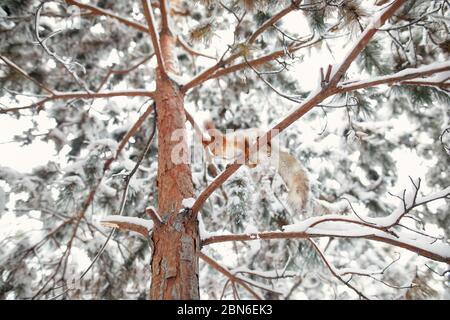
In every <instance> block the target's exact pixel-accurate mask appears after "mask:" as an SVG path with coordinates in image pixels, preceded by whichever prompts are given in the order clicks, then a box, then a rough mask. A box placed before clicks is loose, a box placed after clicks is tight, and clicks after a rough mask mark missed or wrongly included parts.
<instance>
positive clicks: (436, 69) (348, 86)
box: [338, 61, 450, 92]
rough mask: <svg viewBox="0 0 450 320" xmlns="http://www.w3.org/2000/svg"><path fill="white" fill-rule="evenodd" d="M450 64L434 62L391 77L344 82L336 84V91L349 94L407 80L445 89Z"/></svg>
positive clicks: (449, 75)
mask: <svg viewBox="0 0 450 320" xmlns="http://www.w3.org/2000/svg"><path fill="white" fill-rule="evenodd" d="M449 71H450V62H449V61H446V62H436V63H432V64H430V65H427V66H422V67H419V68H410V69H405V70H402V71H400V72H397V73H395V74H392V75H387V76H382V77H376V78H372V79H367V80H359V81H355V80H353V81H345V82H343V83H340V84H338V89H339V91H340V92H349V91H353V90H357V89H363V88H368V87H373V86H378V85H383V84H394V83H404V84H408V82H407V80H412V79H416V81H415V82H413V83H409V84H415V85H420V84H422V85H428V86H437V87H445V86H450V83H449V82H446V81H447V80H448V79H449V77H450V74H449ZM429 75H435V76H434V77H432V78H425V79H418V78H421V77H425V76H429Z"/></svg>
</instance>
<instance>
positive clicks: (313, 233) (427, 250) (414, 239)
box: [203, 180, 450, 263]
mask: <svg viewBox="0 0 450 320" xmlns="http://www.w3.org/2000/svg"><path fill="white" fill-rule="evenodd" d="M412 182H413V190H410V191H409V192H406V191H405V192H404V193H403V195H402V196H401V197H399V198H400V200H401V204H400V205H399V206H398V208H397V209H395V210H394V211H393V213H392V214H390V215H389V216H387V217H377V218H371V217H361V216H359V215H357V216H349V215H347V216H343V215H338V214H331V215H324V216H316V217H311V218H308V219H306V220H304V221H302V222H300V223H297V224H292V225H287V226H284V227H283V231H275V232H260V233H250V234H231V235H230V234H227V235H212V236H208V237H206V238H204V239H203V244H204V245H207V244H212V243H217V242H226V241H248V240H257V239H264V240H268V239H287V238H299V239H310V238H315V237H341V238H363V239H368V240H374V241H379V242H384V243H388V244H391V245H394V246H397V247H401V248H404V249H407V250H410V251H413V252H415V253H417V254H419V255H422V256H424V257H427V258H430V259H432V260H436V261H441V262H446V263H450V245H449V244H448V243H444V242H440V241H439V242H438V241H437V240H438V239H437V238H435V237H432V236H429V235H426V234H423V233H421V232H420V231H416V230H414V229H410V228H407V229H406V230H403V229H405V228H403V229H401V230H399V229H400V228H401V227H402V225H400V224H399V222H400V220H401V219H402V218H403V217H404V216H405V215H406V214H407V213H408V212H410V211H411V210H412V209H413V208H416V207H418V206H420V205H424V204H426V203H429V202H431V201H435V200H438V199H447V198H448V197H449V196H450V186H449V187H447V188H445V189H444V190H441V191H439V192H436V193H434V194H431V195H428V196H425V197H420V196H419V195H418V191H419V188H420V180H417V181H414V180H412ZM394 227H399V228H396V229H394Z"/></svg>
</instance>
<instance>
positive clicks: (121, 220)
mask: <svg viewBox="0 0 450 320" xmlns="http://www.w3.org/2000/svg"><path fill="white" fill-rule="evenodd" d="M100 224H101V225H102V226H104V227H108V228H118V229H121V230H128V231H134V232H137V233H140V234H141V235H143V236H144V237H147V236H148V233H149V232H150V231H151V230H152V229H153V222H152V221H151V220H147V219H142V218H136V217H123V216H119V215H112V216H106V217H104V218H103V219H102V220H101V221H100Z"/></svg>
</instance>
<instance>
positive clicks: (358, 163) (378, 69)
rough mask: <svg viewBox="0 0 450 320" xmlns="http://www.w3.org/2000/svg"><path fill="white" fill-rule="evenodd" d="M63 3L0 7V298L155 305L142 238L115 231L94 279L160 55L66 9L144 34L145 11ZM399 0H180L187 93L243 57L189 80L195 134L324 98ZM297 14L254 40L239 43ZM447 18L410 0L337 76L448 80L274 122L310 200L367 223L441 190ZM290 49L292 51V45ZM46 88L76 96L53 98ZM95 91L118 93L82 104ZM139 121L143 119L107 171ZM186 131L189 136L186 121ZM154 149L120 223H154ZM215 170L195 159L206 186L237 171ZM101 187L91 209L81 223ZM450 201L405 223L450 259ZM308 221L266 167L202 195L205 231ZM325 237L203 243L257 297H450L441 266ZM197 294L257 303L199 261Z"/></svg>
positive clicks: (119, 4)
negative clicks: (428, 69)
mask: <svg viewBox="0 0 450 320" xmlns="http://www.w3.org/2000/svg"><path fill="white" fill-rule="evenodd" d="M66 2H67V3H66ZM66 2H65V1H34V0H30V1H27V0H16V1H13V0H1V1H0V58H1V60H0V87H1V91H0V143H1V144H0V243H1V245H0V299H28V298H34V299H49V298H56V299H146V298H148V290H149V287H150V279H151V268H150V264H149V261H150V252H151V251H150V248H149V244H148V241H147V240H146V239H145V238H143V237H142V236H141V235H139V234H138V233H135V232H126V231H118V232H116V233H114V235H113V237H112V239H111V241H110V242H109V243H108V244H107V246H106V249H105V251H104V252H103V253H102V254H101V255H100V256H99V259H98V261H96V262H95V263H94V264H93V265H92V268H91V269H90V270H89V271H88V272H87V273H85V274H84V271H85V270H86V268H88V267H89V266H90V263H91V261H92V259H93V258H94V257H95V256H96V255H97V253H98V252H99V250H100V248H101V247H102V245H103V244H104V243H105V240H106V238H107V237H108V234H109V232H110V229H108V228H105V227H104V226H102V225H101V224H100V220H101V219H102V218H104V217H105V216H109V215H114V214H117V213H118V212H119V208H120V205H121V201H122V199H121V195H122V193H123V190H124V188H125V187H126V186H125V183H124V181H125V180H124V175H125V174H126V173H127V172H130V171H131V170H133V167H134V166H135V165H136V163H137V162H138V159H139V157H140V155H141V154H142V153H143V152H144V151H145V150H146V143H147V141H148V138H149V136H150V135H151V133H152V131H153V130H154V123H153V120H152V119H153V117H154V115H153V114H150V113H151V108H150V106H151V105H152V99H151V97H150V96H148V95H146V94H145V92H152V91H153V90H155V81H154V78H155V74H154V73H155V72H154V68H155V66H156V57H155V55H154V51H153V48H152V43H151V41H150V37H148V35H147V34H145V33H144V32H143V31H142V30H139V29H138V28H133V27H130V26H129V25H126V24H124V23H122V22H121V21H119V20H118V19H117V17H111V16H108V15H104V14H103V15H102V14H98V13H96V12H95V11H93V10H91V9H89V8H88V7H83V8H81V9H80V8H79V7H78V6H75V5H74V3H85V4H88V5H90V6H94V7H95V8H100V9H101V10H105V11H106V12H114V13H116V14H117V15H119V16H121V17H128V19H130V20H133V21H136V22H137V23H138V24H145V17H144V14H143V13H142V8H141V2H140V1H131V0H121V1H110V0H91V1H66ZM391 2H392V1H382V0H376V1H375V0H362V1H357V0H347V1H346V0H327V1H323V0H320V1H294V2H293V3H294V4H293V3H291V1H273V0H260V1H244V0H223V1H221V2H220V1H214V0H209V1H208V0H203V1H181V5H179V6H177V8H176V10H174V11H176V12H175V16H176V17H177V19H176V24H175V25H174V26H172V27H173V28H175V29H176V30H177V32H178V35H179V42H178V46H177V51H176V57H177V59H178V62H179V65H180V69H181V74H180V75H178V76H177V77H176V81H177V82H178V83H180V85H182V84H185V83H188V81H189V80H190V79H192V78H193V77H194V76H195V75H197V74H199V73H201V72H202V71H203V70H206V69H207V68H209V67H211V66H212V65H213V64H214V63H216V62H217V61H218V60H219V59H220V58H221V57H222V55H224V53H226V54H236V53H237V54H238V56H239V58H238V59H240V60H239V62H240V63H242V64H243V67H242V68H241V69H239V70H238V71H237V72H234V73H229V74H224V75H223V76H217V77H215V78H214V79H210V80H208V81H206V82H204V83H203V84H201V85H200V86H195V87H193V88H192V89H190V91H188V93H187V94H186V98H185V107H186V109H187V110H188V111H189V112H190V114H192V116H193V118H194V119H195V121H196V122H197V123H198V124H200V125H201V124H202V122H203V121H204V120H208V119H209V120H212V121H213V122H214V123H215V124H216V126H217V127H218V128H219V129H221V130H223V131H225V130H226V129H246V128H254V127H258V128H270V126H271V125H273V124H274V123H277V121H278V120H280V119H282V118H283V117H284V116H285V115H286V114H287V113H288V112H289V111H290V110H293V109H294V108H295V107H296V106H297V105H298V104H299V103H301V102H302V101H304V100H305V99H306V98H307V97H308V95H309V94H310V92H311V91H314V90H316V89H317V88H318V87H320V85H321V73H320V69H321V68H323V70H324V71H325V72H326V71H327V67H328V65H332V66H335V65H336V64H337V63H339V62H340V61H341V60H342V59H344V58H345V55H346V52H347V50H346V49H348V48H349V47H350V46H351V44H353V43H354V42H355V41H356V40H357V39H358V37H359V36H360V35H361V33H362V31H363V30H364V29H365V28H366V27H367V26H368V24H369V23H370V21H371V18H373V17H374V16H375V15H376V14H377V13H378V12H379V11H380V10H382V9H383V8H385V7H386V6H388V5H389V4H390V3H391ZM157 3H158V2H157V1H153V2H152V4H154V5H155V8H154V10H155V13H156V14H155V15H156V18H157V19H159V12H160V11H159V8H158V6H157ZM293 5H295V9H292V10H290V12H289V13H288V14H287V15H286V16H284V17H283V19H281V20H279V21H278V22H277V23H276V24H275V25H274V26H272V27H270V28H268V30H266V31H265V32H264V33H263V34H261V35H260V36H259V37H258V38H257V39H256V41H254V43H252V44H248V43H246V42H245V40H246V39H248V38H249V37H251V35H252V32H253V31H254V30H256V29H257V28H258V27H260V26H261V25H263V23H264V22H265V21H267V20H268V19H269V18H270V17H272V16H273V15H274V14H275V13H277V12H280V10H283V8H287V7H290V6H293ZM449 10H450V3H449V2H448V1H446V0H427V1H425V0H417V1H412V0H411V1H406V4H405V5H404V6H403V7H401V8H400V9H399V10H398V12H397V13H396V14H395V15H394V16H393V17H392V18H391V19H389V21H388V22H387V23H386V24H385V25H384V26H383V27H382V28H381V30H379V31H378V32H377V34H376V35H375V37H374V38H373V39H372V40H371V41H370V42H369V44H368V45H367V46H366V47H365V49H364V51H363V52H362V54H361V55H360V56H359V57H358V58H357V60H356V61H355V63H353V64H352V65H351V67H350V69H349V71H348V72H347V73H346V79H347V80H354V79H371V78H375V77H380V76H383V75H392V74H395V73H397V72H400V71H402V70H405V69H408V68H415V69H417V68H421V67H423V66H436V65H439V66H443V67H446V68H447V69H446V71H445V72H439V73H438V74H436V75H434V74H430V75H429V76H430V77H428V78H426V80H423V81H422V79H420V80H417V79H411V80H410V81H411V83H407V82H408V81H405V83H394V84H392V85H381V86H371V87H368V88H362V89H358V90H354V91H348V92H346V93H344V94H338V95H334V96H333V97H331V98H328V99H327V100H326V101H324V103H323V104H321V105H318V106H317V107H315V108H314V109H313V110H312V111H311V112H309V113H308V114H306V115H305V116H304V117H302V118H301V119H300V120H299V121H296V122H295V123H294V124H293V125H291V126H290V127H289V128H287V129H286V130H285V131H283V133H282V134H281V136H280V138H279V139H280V144H281V145H282V146H283V147H284V148H286V149H288V150H290V152H291V153H292V154H293V155H295V156H296V157H297V159H299V160H300V161H301V162H302V163H303V165H304V166H305V167H306V168H307V170H308V172H309V175H310V180H311V182H312V192H313V194H314V196H315V197H316V198H318V199H324V200H327V201H329V202H335V201H337V200H339V199H341V200H342V199H344V200H345V201H348V202H349V203H351V205H352V208H353V209H354V212H355V213H357V214H358V215H359V216H369V217H374V218H375V217H383V216H388V215H389V214H391V213H392V212H393V211H394V210H395V208H397V207H398V205H399V199H398V197H396V196H400V197H401V196H402V192H403V190H411V189H412V188H414V183H416V184H417V182H418V181H419V179H420V190H419V195H420V196H426V195H430V194H436V192H440V191H442V190H447V191H448V188H449V186H450V170H449V168H450V108H449V105H450V96H449V92H448V90H449V87H450V85H449V83H450V82H449V81H448V79H449V77H450V71H449V69H450V68H449V60H448V58H449V53H450V39H449V32H448V30H449V27H450V16H449ZM236 26H237V27H236ZM297 43H300V44H301V45H300V46H301V48H299V49H296V50H295V51H292V52H290V50H289V48H290V47H291V46H292V45H295V44H297ZM276 50H281V51H282V52H283V54H281V55H280V56H279V57H278V58H277V59H276V60H272V61H269V62H267V63H265V64H262V65H259V66H258V67H256V68H253V67H250V66H248V65H246V62H248V61H250V60H252V59H255V58H257V57H260V56H264V55H266V54H270V53H271V52H274V51H276ZM199 52H201V54H199ZM420 82H422V83H420ZM424 82H426V83H425V84H424ZM55 92H57V93H59V92H77V93H80V95H79V96H77V95H73V96H67V97H60V98H58V99H48V101H43V100H45V98H46V96H47V95H48V94H50V95H51V94H54V93H55ZM86 92H122V93H124V94H122V95H118V96H108V95H107V94H106V95H104V96H103V97H102V96H99V97H92V98H89V97H86V96H83V94H85V93H86ZM143 114H145V115H146V116H147V117H148V118H147V120H146V121H144V122H143V123H142V125H141V126H140V128H139V130H138V131H137V132H136V134H135V135H134V136H133V137H132V138H131V139H130V141H129V143H127V144H126V146H125V147H124V148H123V150H122V152H121V153H120V155H119V156H118V158H117V160H116V161H112V163H111V166H110V168H109V170H106V171H104V168H105V162H108V161H110V159H111V158H112V157H113V156H114V154H115V153H116V151H117V149H118V148H122V147H121V146H120V141H121V140H122V139H123V137H124V136H125V135H126V133H127V131H128V130H130V128H132V126H133V125H134V124H135V122H136V121H137V120H138V119H139V117H140V116H141V115H143ZM186 126H187V127H188V130H189V133H190V135H189V137H190V139H191V142H192V144H194V143H195V134H194V133H195V130H194V128H193V126H192V125H191V124H190V123H189V122H186ZM157 157H158V150H157V136H156V137H155V139H153V141H152V144H151V145H150V148H149V150H148V151H147V152H146V153H145V157H144V159H143V161H142V163H141V164H140V167H139V169H138V171H137V172H136V174H135V175H134V176H133V178H132V179H131V180H130V183H129V188H128V193H127V198H126V202H125V204H124V205H125V207H124V210H123V214H124V215H125V216H130V217H138V218H146V219H148V216H147V214H146V213H145V209H146V208H147V207H148V206H149V205H152V206H155V207H156V206H157V189H156V184H155V179H156V170H157V161H156V159H157ZM215 164H216V166H215V167H212V166H211V165H208V164H207V163H206V162H205V161H203V160H201V161H195V162H194V163H192V172H193V181H194V186H195V190H196V192H197V194H198V193H199V192H200V191H201V190H203V189H204V188H205V186H207V185H208V184H209V183H210V182H211V181H212V180H213V179H214V176H215V175H217V173H215V172H214V170H213V169H215V170H218V171H222V170H224V169H225V168H226V164H227V162H226V161H220V160H218V159H216V162H215ZM31 166H34V167H33V168H32V167H31ZM92 190H95V192H94V193H95V195H94V197H93V201H92V202H91V203H89V204H88V207H87V208H86V210H85V214H84V216H83V218H82V219H80V220H77V219H71V217H73V216H75V215H76V214H77V213H78V212H80V210H81V209H82V208H83V205H84V204H85V203H86V199H87V197H88V196H89V194H91V193H92ZM413 190H414V189H413ZM446 197H447V198H448V193H447V194H441V196H439V197H438V198H440V199H437V200H436V201H432V202H429V203H426V204H424V205H421V206H418V207H416V208H414V209H413V210H412V211H411V212H409V213H408V215H407V216H405V217H403V219H402V220H401V226H400V225H397V226H396V230H397V229H398V230H400V231H401V232H403V233H405V234H408V235H409V236H410V237H413V238H414V239H416V240H417V241H421V242H423V243H426V244H427V245H428V244H430V245H432V244H434V243H440V244H442V252H443V255H447V261H448V256H449V255H450V254H449V248H448V245H449V240H448V239H449V236H450V214H449V208H450V207H449V203H450V202H449V201H448V199H445V198H446ZM305 218H307V217H302V216H299V215H298V214H295V213H294V212H292V210H290V208H289V207H288V205H287V204H286V187H285V186H284V184H283V181H282V180H281V179H280V177H279V176H278V175H277V174H276V172H275V171H274V169H273V168H271V167H270V166H267V165H260V166H257V167H256V168H254V169H250V168H248V167H242V168H240V169H239V171H238V172H237V173H235V174H234V175H233V176H232V177H231V178H230V179H229V180H228V181H226V182H225V183H224V184H223V186H222V187H221V188H220V189H219V190H218V191H217V192H215V193H214V194H213V195H212V196H211V197H210V198H209V199H208V200H207V201H206V202H205V204H204V206H203V207H202V209H201V219H200V220H201V231H202V236H203V237H207V236H211V235H212V234H213V233H214V234H216V235H217V234H226V233H250V232H257V231H271V230H281V228H282V227H283V226H285V225H290V224H295V223H299V222H300V221H302V220H304V219H305ZM315 243H316V245H318V246H319V247H320V248H321V249H320V251H317V250H314V247H313V246H311V243H309V242H308V241H306V240H305V239H279V240H270V241H267V240H256V241H249V242H224V243H217V244H211V245H208V246H204V247H203V252H204V253H205V254H207V255H208V256H209V257H211V258H213V259H214V260H215V261H217V262H218V263H220V265H222V266H223V267H225V268H227V270H229V271H230V272H231V273H232V274H233V275H235V276H236V277H239V278H240V279H241V280H242V279H244V281H245V283H247V284H250V285H251V286H252V288H253V289H252V290H254V291H255V292H256V293H257V295H259V296H260V297H262V298H266V299H357V298H361V297H362V296H361V294H359V293H362V295H363V297H368V298H370V299H449V298H450V295H449V293H450V292H449V285H450V283H449V281H450V278H449V276H450V274H449V272H448V264H447V263H445V262H439V261H434V260H433V259H428V258H425V257H423V256H420V255H418V254H416V253H414V252H412V251H408V250H405V249H402V248H400V247H398V246H393V245H389V244H386V243H382V242H376V241H368V240H366V239H353V238H350V237H347V238H346V237H344V238H340V237H320V238H317V239H315ZM445 244H446V246H445ZM319 252H322V253H323V254H324V255H326V259H327V260H324V259H323V257H321V255H320V254H319ZM325 261H326V262H329V263H331V264H332V266H331V267H330V265H327V263H325ZM330 269H331V271H330ZM336 270H338V271H336ZM336 272H337V273H338V276H336V274H334V273H336ZM80 276H82V279H81V280H79V278H80ZM74 280H75V281H74ZM349 284H350V286H349ZM200 296H201V298H202V299H220V298H225V299H236V298H254V295H252V294H251V292H250V291H249V290H245V288H243V287H242V286H240V285H238V284H235V283H233V281H231V283H230V278H227V277H226V276H225V275H224V274H222V273H218V271H217V270H216V269H214V268H212V267H211V265H210V264H208V263H204V262H201V264H200Z"/></svg>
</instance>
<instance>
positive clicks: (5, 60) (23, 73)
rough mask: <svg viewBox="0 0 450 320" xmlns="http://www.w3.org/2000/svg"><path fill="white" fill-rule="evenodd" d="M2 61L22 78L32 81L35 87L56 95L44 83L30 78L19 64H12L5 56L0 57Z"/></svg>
mask: <svg viewBox="0 0 450 320" xmlns="http://www.w3.org/2000/svg"><path fill="white" fill-rule="evenodd" d="M0 59H1V60H3V62H5V63H6V64H7V65H8V66H9V67H10V68H12V69H13V70H15V71H17V72H18V73H20V74H21V75H22V76H24V77H25V78H27V79H28V80H30V81H31V82H33V83H34V84H35V85H37V86H38V87H39V88H41V89H42V90H44V91H47V92H48V93H50V94H54V91H53V90H52V89H50V88H49V87H47V86H46V85H44V84H43V83H40V82H39V81H37V80H36V79H34V78H33V77H30V76H29V75H28V73H26V71H25V70H23V69H22V68H20V67H19V66H18V65H17V64H15V63H14V62H12V61H11V60H9V59H8V58H6V57H5V56H2V55H0Z"/></svg>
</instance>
